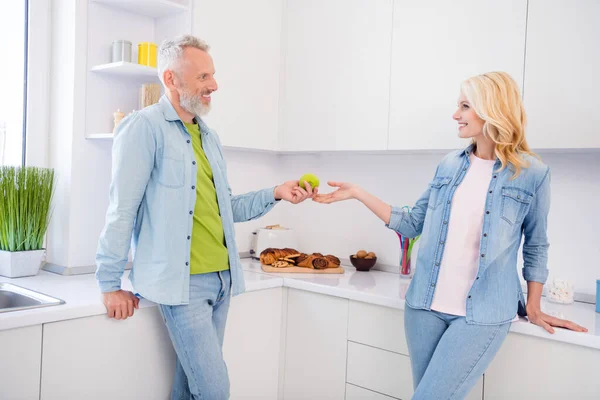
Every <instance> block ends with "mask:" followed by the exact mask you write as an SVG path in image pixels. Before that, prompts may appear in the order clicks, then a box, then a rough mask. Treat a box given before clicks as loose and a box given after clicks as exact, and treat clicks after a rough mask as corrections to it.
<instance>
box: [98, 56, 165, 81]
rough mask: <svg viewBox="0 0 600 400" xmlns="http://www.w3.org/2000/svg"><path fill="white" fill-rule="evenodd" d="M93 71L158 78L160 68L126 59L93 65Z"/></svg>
mask: <svg viewBox="0 0 600 400" xmlns="http://www.w3.org/2000/svg"><path fill="white" fill-rule="evenodd" d="M92 71H93V72H100V73H103V74H110V75H115V76H122V77H138V78H154V79H156V80H158V70H157V69H156V68H152V67H148V66H146V65H140V64H135V63H130V62H125V61H119V62H114V63H109V64H102V65H97V66H95V67H92Z"/></svg>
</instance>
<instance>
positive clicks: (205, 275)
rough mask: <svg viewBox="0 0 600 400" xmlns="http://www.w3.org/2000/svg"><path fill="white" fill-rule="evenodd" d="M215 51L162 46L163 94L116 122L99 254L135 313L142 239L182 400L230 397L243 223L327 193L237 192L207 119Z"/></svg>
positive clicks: (113, 312) (112, 293) (120, 299)
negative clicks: (239, 225)
mask: <svg viewBox="0 0 600 400" xmlns="http://www.w3.org/2000/svg"><path fill="white" fill-rule="evenodd" d="M208 50H209V48H208V46H207V45H206V44H205V43H204V42H203V41H201V40H199V39H197V38H195V37H193V36H182V37H178V38H176V39H175V40H171V41H166V42H164V43H163V44H162V45H161V47H160V50H159V59H158V70H159V77H160V79H161V82H162V83H163V85H164V87H165V95H164V96H163V97H162V98H161V99H160V102H159V103H158V104H155V105H153V106H150V107H147V108H145V109H143V110H141V111H139V112H136V113H134V114H133V115H131V116H129V117H127V118H126V119H124V120H123V121H122V122H121V124H120V125H119V127H118V131H117V134H116V136H115V141H114V146H113V176H112V183H111V187H110V205H109V208H108V211H107V216H106V225H105V227H104V230H103V232H102V235H101V237H100V241H99V244H98V252H97V256H96V262H97V272H96V277H97V279H98V282H99V285H100V289H101V291H102V292H103V293H104V295H103V296H104V304H105V305H106V308H107V310H108V316H109V317H114V318H116V319H125V318H127V317H130V316H132V315H133V310H134V308H137V305H138V299H137V297H136V296H134V295H133V293H131V292H127V291H123V290H121V276H122V274H123V270H124V267H125V263H126V262H127V255H128V251H129V244H130V240H131V238H132V235H133V244H134V259H133V269H132V271H131V274H130V280H131V282H132V284H133V287H134V288H135V291H136V292H137V293H139V294H140V295H141V296H143V297H144V298H147V299H149V300H151V301H153V302H156V303H158V304H159V308H160V311H161V313H162V315H163V318H164V321H165V324H166V326H167V329H168V331H169V335H170V337H171V340H172V342H173V347H174V348H175V352H176V353H177V368H176V372H175V378H174V383H173V391H172V393H171V398H172V399H178V400H179V399H201V398H202V399H210V400H220V399H226V398H228V397H229V378H228V375H227V367H226V366H225V362H224V361H223V354H222V350H221V349H222V346H223V334H224V330H225V322H226V319H227V311H228V309H229V299H230V295H231V294H232V293H233V295H236V294H239V293H242V292H243V291H244V275H243V271H242V268H241V263H240V259H239V256H238V250H237V247H236V244H235V236H234V228H233V224H234V222H243V221H249V220H252V219H256V218H259V217H260V216H262V215H264V214H266V213H267V212H268V211H269V210H271V209H272V208H273V207H274V206H275V204H276V203H277V201H278V200H286V201H289V202H291V203H294V204H297V203H300V202H302V201H304V200H306V199H307V198H312V197H313V196H314V195H315V194H316V192H317V190H316V189H315V190H314V191H313V190H312V189H311V188H310V186H308V184H306V187H307V190H304V189H302V188H301V187H299V185H298V184H299V182H298V181H288V182H285V183H283V184H281V185H279V186H277V187H274V188H269V189H263V190H260V191H257V192H252V193H247V194H244V195H239V196H232V195H231V190H230V188H229V184H228V181H227V172H226V167H225V160H224V159H223V153H222V149H221V144H220V142H219V138H218V136H217V135H216V133H215V132H213V131H212V130H211V129H210V128H208V127H207V126H206V125H205V124H204V122H203V121H202V119H201V118H200V117H201V116H203V115H205V114H206V113H207V112H208V111H209V109H210V103H211V94H212V93H213V92H215V91H216V90H217V82H216V81H215V78H214V74H215V70H214V66H213V61H212V58H211V56H210V55H209V53H208Z"/></svg>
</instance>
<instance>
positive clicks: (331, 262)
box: [325, 254, 342, 268]
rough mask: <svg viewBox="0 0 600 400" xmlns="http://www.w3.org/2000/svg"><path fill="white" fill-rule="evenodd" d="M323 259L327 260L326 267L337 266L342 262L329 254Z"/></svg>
mask: <svg viewBox="0 0 600 400" xmlns="http://www.w3.org/2000/svg"><path fill="white" fill-rule="evenodd" d="M325 259H326V260H327V262H328V265H327V268H337V267H339V266H340V265H341V264H342V262H341V261H340V259H339V258H337V257H336V256H334V255H331V254H328V255H326V256H325Z"/></svg>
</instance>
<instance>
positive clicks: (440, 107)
mask: <svg viewBox="0 0 600 400" xmlns="http://www.w3.org/2000/svg"><path fill="white" fill-rule="evenodd" d="M526 16H527V0H507V1H479V0H460V1H452V2H448V1H445V0H430V1H427V2H418V1H408V0H395V2H394V35H393V41H392V69H391V70H392V79H391V86H390V96H391V101H390V118H389V122H390V124H389V149H392V150H412V149H452V148H459V147H461V146H463V145H465V143H463V142H462V141H461V139H459V138H458V130H457V124H456V122H455V121H454V120H453V119H452V114H453V113H454V112H455V111H456V108H457V100H458V97H459V94H460V84H461V82H462V81H463V80H464V79H466V78H468V77H470V76H473V75H477V74H481V73H484V72H489V71H506V72H508V73H509V74H510V75H512V77H513V78H514V79H515V80H516V81H517V82H518V83H519V85H520V86H521V85H522V81H523V62H524V53H525V26H526Z"/></svg>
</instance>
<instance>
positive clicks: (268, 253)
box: [260, 248, 277, 265]
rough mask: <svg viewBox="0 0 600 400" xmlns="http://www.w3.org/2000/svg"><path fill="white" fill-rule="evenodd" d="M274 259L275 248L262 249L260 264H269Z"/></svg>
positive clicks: (275, 258) (275, 259)
mask: <svg viewBox="0 0 600 400" xmlns="http://www.w3.org/2000/svg"><path fill="white" fill-rule="evenodd" d="M275 261H277V257H276V255H275V249H272V248H268V249H264V250H263V251H262V252H261V253H260V263H261V264H264V265H271V264H273V263H274V262H275Z"/></svg>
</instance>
